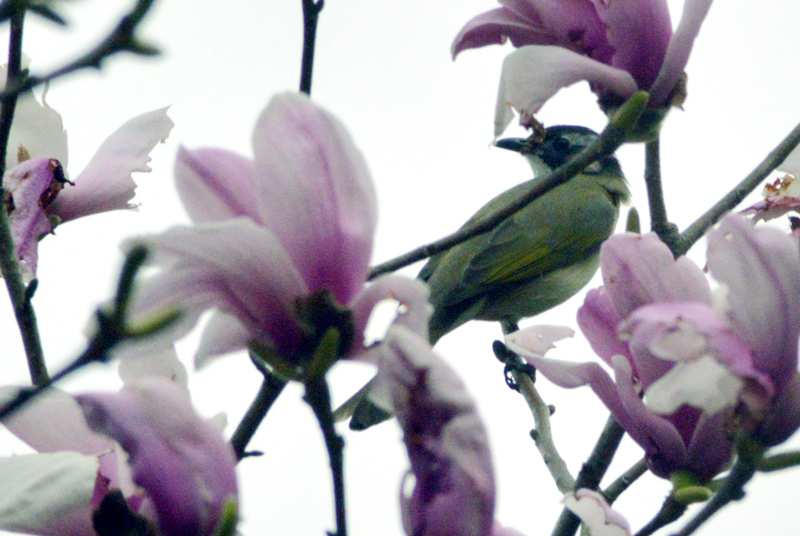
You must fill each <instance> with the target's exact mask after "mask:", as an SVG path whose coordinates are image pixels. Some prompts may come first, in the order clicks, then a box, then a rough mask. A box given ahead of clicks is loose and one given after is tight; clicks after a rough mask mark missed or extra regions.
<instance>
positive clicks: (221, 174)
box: [175, 147, 261, 223]
mask: <svg viewBox="0 0 800 536" xmlns="http://www.w3.org/2000/svg"><path fill="white" fill-rule="evenodd" d="M175 185H176V187H177V188H178V195H180V197H181V202H182V203H183V206H184V208H185V209H186V212H188V213H189V217H190V218H192V221H194V222H197V223H206V222H212V221H221V220H227V219H233V218H238V217H239V216H247V217H249V218H250V219H252V220H253V221H254V222H256V223H261V216H260V213H259V210H258V198H257V195H258V194H257V192H256V174H255V168H254V164H253V161H252V160H250V159H249V158H245V157H243V156H240V155H238V154H236V153H232V152H230V151H226V150H224V149H198V150H195V151H188V150H186V149H184V148H183V147H181V148H180V149H178V156H177V158H176V160H175Z"/></svg>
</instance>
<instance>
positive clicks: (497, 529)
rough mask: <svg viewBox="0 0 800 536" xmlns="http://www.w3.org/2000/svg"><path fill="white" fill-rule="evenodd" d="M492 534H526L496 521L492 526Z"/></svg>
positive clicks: (496, 535)
mask: <svg viewBox="0 0 800 536" xmlns="http://www.w3.org/2000/svg"><path fill="white" fill-rule="evenodd" d="M492 536H524V535H523V534H522V533H521V532H520V531H518V530H517V529H512V528H509V527H504V526H503V525H501V524H500V523H498V522H497V521H495V522H494V525H493V526H492Z"/></svg>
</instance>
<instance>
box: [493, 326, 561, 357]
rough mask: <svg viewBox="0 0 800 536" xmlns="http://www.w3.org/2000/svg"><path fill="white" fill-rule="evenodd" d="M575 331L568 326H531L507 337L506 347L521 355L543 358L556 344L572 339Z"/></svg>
mask: <svg viewBox="0 0 800 536" xmlns="http://www.w3.org/2000/svg"><path fill="white" fill-rule="evenodd" d="M573 335H575V330H574V329H572V328H568V327H567V326H531V327H528V328H524V329H520V330H517V331H515V332H514V333H509V334H508V335H506V336H505V342H506V346H508V349H509V350H511V351H512V352H516V353H518V354H520V355H535V356H538V357H543V356H544V354H546V353H547V352H548V350H552V349H553V348H555V347H556V345H555V343H556V342H558V341H560V340H563V339H566V338H568V337H572V336H573Z"/></svg>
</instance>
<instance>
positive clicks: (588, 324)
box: [578, 287, 632, 365]
mask: <svg viewBox="0 0 800 536" xmlns="http://www.w3.org/2000/svg"><path fill="white" fill-rule="evenodd" d="M621 322H622V318H621V317H620V316H619V315H618V314H617V312H616V311H615V310H614V306H613V304H612V303H611V298H610V296H609V295H608V292H606V289H605V287H600V288H597V289H592V290H590V291H589V292H587V293H586V298H584V301H583V305H582V306H581V308H580V309H578V326H580V328H581V331H582V332H583V334H584V336H585V337H586V339H587V340H588V341H589V344H590V345H591V347H592V350H594V352H595V353H596V354H597V355H598V356H600V358H601V359H602V360H603V361H605V362H606V364H608V365H611V358H612V357H613V356H615V355H624V356H628V357H629V358H630V351H629V349H628V344H627V343H625V342H623V341H622V340H621V339H620V338H619V337H618V336H617V326H618V325H619V324H620V323H621ZM631 359H632V358H631Z"/></svg>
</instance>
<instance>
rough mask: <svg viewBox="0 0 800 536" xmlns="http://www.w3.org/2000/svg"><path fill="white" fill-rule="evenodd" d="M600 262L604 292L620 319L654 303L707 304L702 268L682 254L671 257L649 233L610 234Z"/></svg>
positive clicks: (708, 292) (709, 300)
mask: <svg viewBox="0 0 800 536" xmlns="http://www.w3.org/2000/svg"><path fill="white" fill-rule="evenodd" d="M600 265H601V267H602V274H603V281H604V282H605V288H606V292H607V293H608V294H609V297H610V298H611V302H612V303H613V304H614V309H616V311H617V314H618V315H619V316H620V317H622V318H626V317H627V316H628V315H630V314H631V313H632V312H633V311H634V310H636V309H637V308H639V307H641V306H642V305H647V304H650V303H655V302H671V301H696V302H701V303H705V304H709V305H710V304H711V290H710V288H709V286H708V282H707V281H706V278H705V275H704V274H703V271H702V270H701V269H700V268H699V267H698V266H697V265H695V264H694V263H693V262H692V261H690V260H688V259H686V258H685V257H681V258H680V259H678V260H677V261H676V260H674V258H673V256H672V253H671V252H670V251H669V248H667V246H665V245H664V243H663V242H661V240H659V238H658V237H657V236H656V235H655V234H653V233H647V234H644V235H638V234H633V233H622V234H617V235H614V236H612V237H611V238H610V239H608V240H606V242H605V243H604V244H603V247H602V248H601V249H600Z"/></svg>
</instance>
